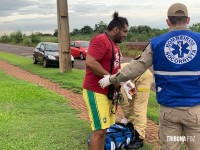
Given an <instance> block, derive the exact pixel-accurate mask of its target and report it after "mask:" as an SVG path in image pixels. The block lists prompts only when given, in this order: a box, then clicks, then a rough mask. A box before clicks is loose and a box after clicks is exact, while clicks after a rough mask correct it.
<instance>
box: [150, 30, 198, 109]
mask: <svg viewBox="0 0 200 150" xmlns="http://www.w3.org/2000/svg"><path fill="white" fill-rule="evenodd" d="M150 44H151V48H152V52H153V67H154V74H155V83H156V97H157V101H158V103H159V104H161V105H164V106H167V107H190V106H195V105H198V104H200V34H199V33H196V32H192V31H190V30H175V31H170V32H168V33H166V34H163V35H160V36H157V37H155V38H153V39H151V41H150Z"/></svg>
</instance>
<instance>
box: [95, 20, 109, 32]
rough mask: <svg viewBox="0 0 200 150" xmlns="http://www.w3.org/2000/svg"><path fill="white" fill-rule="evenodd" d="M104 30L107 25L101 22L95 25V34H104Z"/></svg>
mask: <svg viewBox="0 0 200 150" xmlns="http://www.w3.org/2000/svg"><path fill="white" fill-rule="evenodd" d="M106 28H107V24H106V23H104V22H103V21H100V22H98V24H95V27H94V31H95V32H97V33H103V32H105V30H106Z"/></svg>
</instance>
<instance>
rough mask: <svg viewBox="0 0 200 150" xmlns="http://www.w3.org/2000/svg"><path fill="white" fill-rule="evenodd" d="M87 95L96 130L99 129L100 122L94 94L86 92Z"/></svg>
mask: <svg viewBox="0 0 200 150" xmlns="http://www.w3.org/2000/svg"><path fill="white" fill-rule="evenodd" d="M87 94H88V99H89V104H90V109H91V113H92V117H93V120H94V128H95V129H97V128H99V127H100V128H101V122H100V119H99V114H98V110H97V107H96V106H97V105H96V100H95V95H94V92H92V91H89V90H87Z"/></svg>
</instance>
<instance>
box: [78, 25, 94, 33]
mask: <svg viewBox="0 0 200 150" xmlns="http://www.w3.org/2000/svg"><path fill="white" fill-rule="evenodd" d="M93 31H94V30H93V29H92V28H91V27H90V26H88V25H87V26H84V27H83V28H82V29H81V30H80V33H81V34H91V33H92V32H93Z"/></svg>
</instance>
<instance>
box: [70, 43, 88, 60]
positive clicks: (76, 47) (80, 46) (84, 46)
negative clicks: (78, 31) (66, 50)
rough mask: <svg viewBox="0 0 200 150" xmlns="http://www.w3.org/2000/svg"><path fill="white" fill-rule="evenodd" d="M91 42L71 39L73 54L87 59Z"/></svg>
mask: <svg viewBox="0 0 200 150" xmlns="http://www.w3.org/2000/svg"><path fill="white" fill-rule="evenodd" d="M89 44H90V42H89V41H71V42H70V51H71V54H72V56H74V57H79V58H80V59H82V60H83V59H85V58H86V55H87V50H88V47H89Z"/></svg>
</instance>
